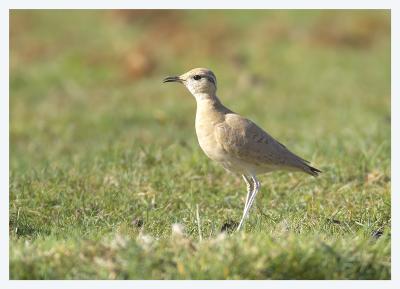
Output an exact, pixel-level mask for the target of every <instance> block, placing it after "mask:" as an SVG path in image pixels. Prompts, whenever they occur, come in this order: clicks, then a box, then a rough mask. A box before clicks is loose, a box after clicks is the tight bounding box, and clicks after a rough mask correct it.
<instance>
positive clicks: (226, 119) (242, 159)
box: [164, 68, 320, 230]
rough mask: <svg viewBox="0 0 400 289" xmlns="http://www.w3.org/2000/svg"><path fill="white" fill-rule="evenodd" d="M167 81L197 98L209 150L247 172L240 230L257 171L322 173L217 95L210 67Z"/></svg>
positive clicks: (202, 140) (201, 137)
mask: <svg viewBox="0 0 400 289" xmlns="http://www.w3.org/2000/svg"><path fill="white" fill-rule="evenodd" d="M164 82H180V83H183V84H184V85H185V86H186V87H187V88H188V89H189V91H190V92H191V93H192V94H193V96H194V97H195V98H196V102H197V110H196V134H197V139H198V141H199V144H200V147H201V148H202V150H203V151H204V152H205V154H206V155H207V156H208V157H209V158H210V159H212V160H214V161H216V162H218V163H220V164H221V165H222V166H223V167H224V168H225V169H227V170H229V171H231V172H234V173H238V174H241V175H242V176H243V179H244V180H245V182H246V184H247V197H246V203H245V208H244V211H243V216H242V219H241V221H240V224H239V226H238V230H239V229H240V228H241V226H242V224H243V221H244V219H245V218H246V216H247V214H248V212H249V210H250V208H251V206H252V204H253V202H254V199H255V196H256V194H257V192H258V191H259V186H260V184H259V182H258V180H257V178H256V175H258V174H263V173H267V172H271V171H275V170H292V171H302V172H305V173H308V174H310V175H313V176H317V175H318V174H319V173H320V170H318V169H316V168H314V167H312V166H310V165H309V162H308V161H306V160H304V159H302V158H300V157H299V156H297V155H295V154H294V153H292V152H291V151H289V150H288V149H287V148H286V147H285V146H284V145H282V144H281V143H279V142H278V141H277V140H275V139H274V138H273V137H272V136H270V135H269V134H268V133H267V132H265V131H264V130H263V129H262V128H260V127H259V126H258V125H256V124H255V123H253V122H252V121H251V120H248V119H246V118H244V117H242V116H240V115H238V114H236V113H234V112H233V111H231V110H229V109H228V108H226V107H225V106H224V105H223V104H222V103H221V102H220V100H219V99H218V97H217V96H216V89H217V80H216V77H215V75H214V73H213V72H212V71H210V70H209V69H206V68H196V69H193V70H190V71H189V72H187V73H185V74H183V75H181V76H174V77H167V78H166V79H165V80H164Z"/></svg>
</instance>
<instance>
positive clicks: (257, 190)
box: [247, 177, 260, 212]
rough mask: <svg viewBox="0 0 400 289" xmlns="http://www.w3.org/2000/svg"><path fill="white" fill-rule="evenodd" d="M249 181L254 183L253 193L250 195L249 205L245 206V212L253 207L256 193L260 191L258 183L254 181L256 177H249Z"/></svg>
mask: <svg viewBox="0 0 400 289" xmlns="http://www.w3.org/2000/svg"><path fill="white" fill-rule="evenodd" d="M251 179H252V180H253V182H254V192H253V194H252V195H251V197H250V200H249V205H248V206H247V207H248V209H247V212H249V211H250V208H251V206H253V203H254V200H255V199H256V195H257V193H258V192H259V190H260V182H259V181H258V180H257V179H256V177H251Z"/></svg>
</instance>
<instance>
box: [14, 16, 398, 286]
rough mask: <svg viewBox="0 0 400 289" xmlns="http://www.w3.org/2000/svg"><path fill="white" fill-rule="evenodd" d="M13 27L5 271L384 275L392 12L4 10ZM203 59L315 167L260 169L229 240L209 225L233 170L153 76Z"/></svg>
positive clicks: (232, 189) (238, 105) (223, 92)
mask: <svg viewBox="0 0 400 289" xmlns="http://www.w3.org/2000/svg"><path fill="white" fill-rule="evenodd" d="M71 19H74V21H73V23H71ZM205 19H206V20H207V21H205V22H204V21H203V20H205ZM10 29H11V33H10V35H11V39H10V56H11V61H10V92H11V96H10V150H11V155H10V205H9V206H10V207H9V208H10V236H9V237H10V279H390V278H391V275H390V263H391V261H390V246H391V243H390V234H391V231H390V226H391V214H390V205H391V204H390V203H391V199H390V15H389V12H385V11H340V12H339V11H330V12H322V11H247V12H241V11H225V12H224V11H219V12H216V11H213V12H210V11H197V12H196V11H186V12H184V11H164V12H162V11H153V12H149V11H103V12H102V11H68V12H67V11H40V10H38V11H17V10H15V11H11V14H10ZM200 39H205V40H206V41H200ZM198 66H200V67H202V66H205V67H210V68H212V69H213V71H214V72H215V73H216V75H217V78H218V85H219V88H218V92H219V93H218V94H219V96H220V98H221V100H222V101H223V102H224V103H225V104H226V105H227V106H228V107H230V108H231V109H233V110H234V111H236V112H238V113H240V114H242V115H246V116H248V117H249V118H250V119H252V120H254V121H255V122H256V123H258V124H259V125H260V126H262V127H264V128H265V129H266V130H267V131H268V132H269V133H270V134H272V135H273V136H275V137H276V138H277V139H278V140H280V141H281V142H283V143H285V144H286V145H287V146H288V147H289V148H290V149H291V150H292V151H294V152H296V153H298V154H299V155H300V156H302V157H304V158H306V159H309V160H310V161H311V162H312V164H314V165H315V166H316V167H318V168H320V169H321V170H322V171H323V174H322V175H321V176H320V177H319V178H312V177H309V176H306V175H302V174H298V173H285V172H275V173H272V174H269V175H265V176H261V177H260V180H261V184H262V187H261V193H260V194H259V195H258V198H257V201H256V205H255V207H254V208H253V211H252V214H251V216H250V218H249V219H248V222H247V223H246V226H245V229H244V231H243V232H241V233H231V229H228V230H227V231H226V232H222V233H221V228H222V227H230V226H229V224H234V223H235V222H237V221H238V220H239V219H240V217H241V213H242V209H243V204H244V198H245V195H246V192H245V185H244V183H243V181H242V180H241V178H239V177H235V176H233V175H231V174H229V173H227V172H225V171H224V170H223V169H222V168H221V167H218V166H217V165H216V164H214V163H212V162H211V161H210V160H208V159H207V157H206V156H205V155H204V154H203V153H202V152H201V149H200V148H199V146H198V144H197V140H196V136H195V132H194V114H195V101H194V99H193V97H191V96H190V95H189V93H188V92H187V91H185V90H184V88H183V87H180V86H178V85H163V84H162V83H161V80H162V78H163V77H165V76H169V75H174V74H178V73H183V72H185V71H186V70H188V69H190V68H193V67H198ZM197 206H198V208H199V210H198V213H199V218H200V223H201V232H200V234H201V236H202V240H201V241H200V239H199V229H198V224H197V217H196V213H197V210H196V208H197ZM175 223H178V224H181V226H182V227H183V229H176V228H175V230H172V225H173V224H175ZM175 227H177V226H175Z"/></svg>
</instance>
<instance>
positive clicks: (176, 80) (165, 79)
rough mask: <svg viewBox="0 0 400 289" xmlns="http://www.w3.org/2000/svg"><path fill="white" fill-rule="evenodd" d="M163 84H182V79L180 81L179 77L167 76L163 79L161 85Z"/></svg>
mask: <svg viewBox="0 0 400 289" xmlns="http://www.w3.org/2000/svg"><path fill="white" fill-rule="evenodd" d="M165 82H182V79H180V78H179V76H168V77H167V78H164V80H163V83H165Z"/></svg>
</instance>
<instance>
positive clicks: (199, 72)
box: [163, 68, 217, 98]
mask: <svg viewBox="0 0 400 289" xmlns="http://www.w3.org/2000/svg"><path fill="white" fill-rule="evenodd" d="M163 82H180V83H182V84H183V85H185V86H186V87H187V89H188V90H189V91H190V92H191V93H192V94H193V95H194V96H195V97H196V98H197V96H198V95H201V94H206V95H210V96H214V95H215V92H216V91H217V79H216V77H215V75H214V73H213V72H212V71H211V70H209V69H207V68H195V69H192V70H190V71H188V72H186V73H184V74H182V75H180V76H170V77H167V78H165V79H164V81H163Z"/></svg>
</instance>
